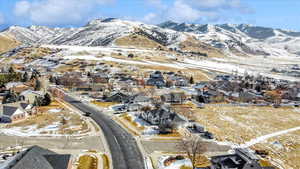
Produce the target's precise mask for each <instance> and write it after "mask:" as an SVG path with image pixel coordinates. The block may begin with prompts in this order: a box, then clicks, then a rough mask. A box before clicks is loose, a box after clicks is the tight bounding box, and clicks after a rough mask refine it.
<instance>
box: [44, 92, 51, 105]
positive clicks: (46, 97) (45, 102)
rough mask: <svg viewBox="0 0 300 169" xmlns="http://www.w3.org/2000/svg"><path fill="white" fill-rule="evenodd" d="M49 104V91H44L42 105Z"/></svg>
mask: <svg viewBox="0 0 300 169" xmlns="http://www.w3.org/2000/svg"><path fill="white" fill-rule="evenodd" d="M50 104H51V96H50V95H49V93H46V94H45V95H44V99H43V106H48V105H50Z"/></svg>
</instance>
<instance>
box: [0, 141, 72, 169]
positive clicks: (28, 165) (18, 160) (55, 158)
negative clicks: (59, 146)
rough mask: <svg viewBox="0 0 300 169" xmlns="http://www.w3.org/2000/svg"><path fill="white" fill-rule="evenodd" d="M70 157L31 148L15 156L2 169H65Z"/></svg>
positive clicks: (36, 147)
mask: <svg viewBox="0 0 300 169" xmlns="http://www.w3.org/2000/svg"><path fill="white" fill-rule="evenodd" d="M69 161H70V155H59V154H56V153H55V152H52V151H50V150H47V149H44V148H42V147H39V146H33V147H30V148H29V149H27V150H26V151H23V152H21V153H19V154H18V155H16V156H15V157H14V158H13V159H11V160H10V161H9V163H7V164H6V165H5V167H4V169H67V167H68V164H69Z"/></svg>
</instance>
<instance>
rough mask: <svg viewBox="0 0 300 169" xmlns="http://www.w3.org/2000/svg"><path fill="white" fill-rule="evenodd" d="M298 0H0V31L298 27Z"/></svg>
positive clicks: (299, 6)
mask: <svg viewBox="0 0 300 169" xmlns="http://www.w3.org/2000/svg"><path fill="white" fill-rule="evenodd" d="M299 9H300V1H299V0H0V29H4V28H6V27H8V26H11V25H21V26H29V25H46V26H62V27H70V26H74V27H75V26H81V25H84V24H86V23H87V22H88V21H89V20H91V19H95V18H105V17H117V18H122V19H129V20H138V21H142V22H146V23H151V24H157V23H160V22H163V21H167V20H173V21H177V22H187V23H201V24H203V23H211V24H215V23H246V24H253V25H259V26H266V27H275V28H283V29H291V30H296V31H300V27H299V24H300V23H299V16H300V10H299Z"/></svg>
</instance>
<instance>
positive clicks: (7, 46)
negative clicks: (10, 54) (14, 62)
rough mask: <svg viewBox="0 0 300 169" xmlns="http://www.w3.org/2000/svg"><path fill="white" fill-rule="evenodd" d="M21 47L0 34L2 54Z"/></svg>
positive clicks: (13, 40) (16, 42)
mask: <svg viewBox="0 0 300 169" xmlns="http://www.w3.org/2000/svg"><path fill="white" fill-rule="evenodd" d="M18 45H20V43H19V42H18V41H16V40H15V39H13V38H11V37H9V36H6V35H1V34H0V53H3V52H7V51H9V50H11V49H13V48H15V47H17V46H18Z"/></svg>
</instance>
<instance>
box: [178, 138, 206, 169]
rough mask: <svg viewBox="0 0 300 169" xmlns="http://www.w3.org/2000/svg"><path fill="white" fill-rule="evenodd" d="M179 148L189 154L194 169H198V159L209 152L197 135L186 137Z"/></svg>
mask: <svg viewBox="0 0 300 169" xmlns="http://www.w3.org/2000/svg"><path fill="white" fill-rule="evenodd" d="M179 147H180V149H182V150H183V151H184V152H185V153H186V154H187V157H188V158H189V160H190V161H191V163H192V167H193V169H196V163H197V159H198V158H199V157H200V156H201V155H202V154H203V153H205V152H206V150H207V149H206V147H205V145H204V142H203V141H201V139H200V137H198V136H196V135H186V136H184V137H183V139H182V141H181V142H180V143H179Z"/></svg>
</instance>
